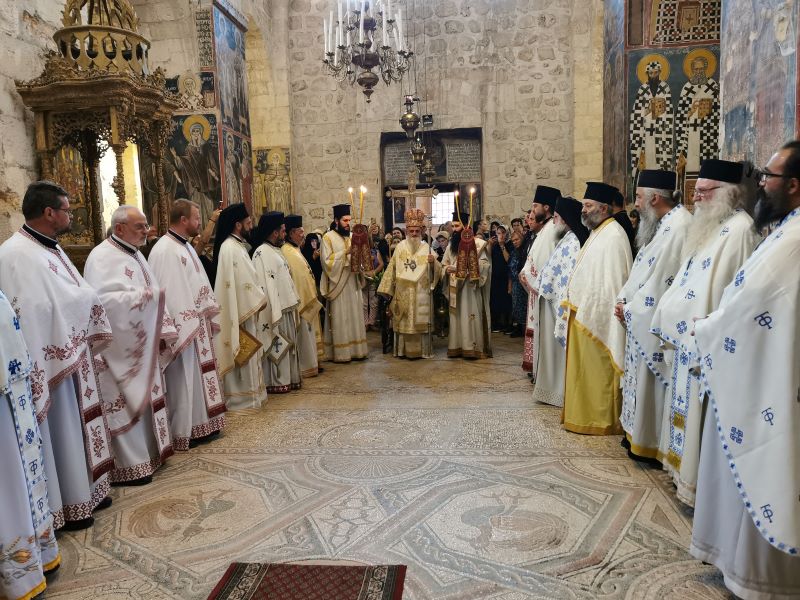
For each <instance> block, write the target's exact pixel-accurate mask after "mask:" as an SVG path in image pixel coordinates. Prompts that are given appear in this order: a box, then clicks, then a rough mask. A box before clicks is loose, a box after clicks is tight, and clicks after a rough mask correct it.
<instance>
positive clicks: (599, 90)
mask: <svg viewBox="0 0 800 600" xmlns="http://www.w3.org/2000/svg"><path fill="white" fill-rule="evenodd" d="M589 8H590V10H578V11H576V12H575V15H574V17H573V25H572V45H573V48H574V57H573V63H574V76H573V85H574V92H573V94H574V101H573V105H574V123H575V125H574V126H575V133H574V144H573V152H572V156H573V160H574V163H575V166H574V169H573V176H572V183H573V185H572V193H573V194H574V195H576V196H577V197H581V196H582V195H583V192H584V190H585V189H586V182H587V181H599V180H601V179H602V178H603V152H604V148H603V127H604V123H603V114H604V110H605V100H604V98H603V80H604V75H605V71H604V62H605V48H604V45H603V28H604V22H603V20H604V13H605V10H604V6H603V3H602V2H596V3H595V6H593V7H591V6H590V7H589Z"/></svg>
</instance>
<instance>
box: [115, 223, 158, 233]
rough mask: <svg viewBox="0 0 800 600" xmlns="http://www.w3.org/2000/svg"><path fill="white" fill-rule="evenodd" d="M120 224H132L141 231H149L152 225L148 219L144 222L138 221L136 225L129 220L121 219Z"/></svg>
mask: <svg viewBox="0 0 800 600" xmlns="http://www.w3.org/2000/svg"><path fill="white" fill-rule="evenodd" d="M119 224H120V225H130V226H131V227H133V228H134V229H138V230H139V231H147V230H148V229H150V225H149V224H148V223H147V221H145V222H144V223H136V224H135V225H131V224H130V223H128V222H127V221H120V222H119Z"/></svg>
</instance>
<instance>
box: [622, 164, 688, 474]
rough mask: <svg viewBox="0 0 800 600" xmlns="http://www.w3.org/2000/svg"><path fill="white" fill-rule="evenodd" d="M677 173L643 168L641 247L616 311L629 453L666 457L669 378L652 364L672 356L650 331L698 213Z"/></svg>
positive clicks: (638, 193) (639, 195)
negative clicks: (679, 188) (682, 200)
mask: <svg viewBox="0 0 800 600" xmlns="http://www.w3.org/2000/svg"><path fill="white" fill-rule="evenodd" d="M676 181H677V176H676V174H675V173H674V172H672V171H656V170H651V169H647V170H643V171H642V172H641V173H640V174H639V181H638V183H637V187H636V208H637V209H638V210H639V214H640V218H641V221H640V223H639V231H638V233H637V238H636V241H637V247H638V248H640V250H639V252H638V253H637V254H636V259H635V260H634V261H633V267H632V268H631V274H630V276H629V277H628V281H627V282H626V283H625V286H624V287H623V288H622V290H620V292H619V294H618V295H617V306H616V309H615V314H616V316H617V318H618V319H619V320H620V322H621V323H622V324H623V325H624V326H625V334H626V337H625V374H624V376H623V379H622V417H621V422H622V428H623V429H624V430H625V441H626V442H627V446H628V452H629V455H630V456H631V457H632V458H634V459H636V458H639V459H648V460H656V461H658V462H661V461H662V460H663V457H662V455H661V454H660V453H659V447H660V445H659V442H660V438H661V424H662V419H663V416H664V403H665V400H666V397H667V380H666V379H664V378H662V377H661V376H660V375H659V372H658V370H656V369H651V368H650V365H651V364H653V363H660V362H665V361H669V360H670V359H669V358H665V357H664V355H665V354H668V355H669V356H671V352H670V351H665V350H664V349H663V348H660V344H659V340H658V338H656V337H655V336H654V335H653V334H651V333H650V323H651V321H652V320H653V313H654V312H655V310H656V306H658V303H659V302H660V301H661V297H662V296H663V295H664V293H665V292H666V291H667V290H668V289H669V287H670V285H672V282H673V279H674V275H675V272H676V271H677V270H678V267H680V257H681V251H682V249H683V244H684V242H685V240H686V231H687V228H688V226H689V223H690V222H691V219H692V215H691V213H690V212H689V211H688V210H686V209H685V208H684V207H683V205H682V204H679V203H678V198H677V197H676V196H675V187H676Z"/></svg>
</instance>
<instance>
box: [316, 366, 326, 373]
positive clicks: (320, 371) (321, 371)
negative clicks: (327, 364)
mask: <svg viewBox="0 0 800 600" xmlns="http://www.w3.org/2000/svg"><path fill="white" fill-rule="evenodd" d="M324 372H325V369H323V368H322V367H317V373H324Z"/></svg>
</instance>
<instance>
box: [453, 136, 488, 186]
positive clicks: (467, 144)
mask: <svg viewBox="0 0 800 600" xmlns="http://www.w3.org/2000/svg"><path fill="white" fill-rule="evenodd" d="M445 155H446V157H447V158H446V160H447V181H480V180H481V143H480V142H479V141H478V140H445Z"/></svg>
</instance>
